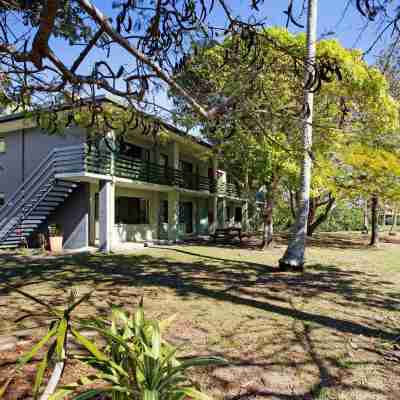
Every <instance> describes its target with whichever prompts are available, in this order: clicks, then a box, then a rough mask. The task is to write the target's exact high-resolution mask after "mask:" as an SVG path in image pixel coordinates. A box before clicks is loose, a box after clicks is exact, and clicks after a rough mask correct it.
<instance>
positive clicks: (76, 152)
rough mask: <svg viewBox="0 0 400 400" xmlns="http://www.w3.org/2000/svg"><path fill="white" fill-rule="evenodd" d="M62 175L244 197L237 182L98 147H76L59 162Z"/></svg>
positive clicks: (58, 169)
mask: <svg viewBox="0 0 400 400" xmlns="http://www.w3.org/2000/svg"><path fill="white" fill-rule="evenodd" d="M57 172H58V173H62V172H63V173H84V172H87V173H92V174H97V175H113V176H116V177H118V178H127V179H132V180H135V181H141V182H148V183H154V184H158V185H167V186H178V187H180V188H183V189H188V190H196V191H197V190H199V191H208V192H210V193H218V194H221V195H226V196H230V197H236V198H240V197H241V193H240V189H239V187H238V186H237V185H236V184H234V183H218V184H216V182H215V181H214V180H213V179H212V178H210V177H207V176H201V175H199V174H195V173H189V172H184V171H182V170H179V169H174V168H170V167H166V166H162V165H158V164H156V163H152V162H149V161H143V160H141V159H138V158H132V157H127V156H125V155H121V154H114V155H112V154H111V153H110V152H109V151H104V150H101V151H100V150H99V149H98V148H97V147H95V146H88V145H86V146H76V148H73V149H72V148H71V149H70V150H69V151H68V154H64V155H62V157H61V158H60V159H59V163H58V168H57Z"/></svg>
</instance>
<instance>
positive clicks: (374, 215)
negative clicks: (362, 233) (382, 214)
mask: <svg viewBox="0 0 400 400" xmlns="http://www.w3.org/2000/svg"><path fill="white" fill-rule="evenodd" d="M378 207H379V199H378V196H377V195H373V196H372V198H371V241H370V243H369V245H370V246H373V247H378V246H379V224H378Z"/></svg>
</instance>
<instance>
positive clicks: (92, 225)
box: [89, 184, 96, 246]
mask: <svg viewBox="0 0 400 400" xmlns="http://www.w3.org/2000/svg"><path fill="white" fill-rule="evenodd" d="M95 197H96V191H95V187H94V185H93V184H90V198H89V245H90V246H94V244H95V241H96V218H95V216H96V201H95Z"/></svg>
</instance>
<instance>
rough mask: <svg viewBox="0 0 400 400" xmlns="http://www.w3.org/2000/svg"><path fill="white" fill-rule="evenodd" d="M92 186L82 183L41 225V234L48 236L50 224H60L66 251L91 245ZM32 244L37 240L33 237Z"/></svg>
mask: <svg viewBox="0 0 400 400" xmlns="http://www.w3.org/2000/svg"><path fill="white" fill-rule="evenodd" d="M89 209H90V185H89V184H88V183H80V184H79V186H78V187H77V188H75V190H74V191H73V192H72V193H71V195H70V196H69V197H68V198H67V199H66V200H65V202H64V203H63V204H61V205H60V206H59V207H58V208H57V209H56V210H55V211H54V212H53V213H52V214H50V217H49V219H48V220H47V221H46V222H45V223H44V224H42V225H41V227H40V228H39V230H38V231H39V232H43V233H44V234H45V235H46V236H47V235H48V226H49V225H50V224H59V225H60V227H61V229H62V231H63V237H64V240H63V247H64V249H79V248H82V247H87V246H88V245H89ZM31 239H32V243H35V240H34V239H35V238H34V237H32V238H31Z"/></svg>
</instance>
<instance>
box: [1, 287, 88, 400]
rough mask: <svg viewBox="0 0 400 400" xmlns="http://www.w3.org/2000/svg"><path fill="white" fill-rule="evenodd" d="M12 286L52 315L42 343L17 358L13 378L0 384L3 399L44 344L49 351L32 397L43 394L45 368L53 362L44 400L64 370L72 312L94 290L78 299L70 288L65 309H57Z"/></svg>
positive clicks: (41, 364)
mask: <svg viewBox="0 0 400 400" xmlns="http://www.w3.org/2000/svg"><path fill="white" fill-rule="evenodd" d="M11 289H12V290H14V291H16V292H18V293H20V294H22V295H23V296H25V297H27V298H29V299H31V300H33V301H34V302H35V303H37V304H39V305H41V306H42V307H44V308H45V309H46V313H45V314H46V315H47V316H49V317H50V320H51V322H50V326H49V329H48V331H47V333H46V335H45V336H44V337H43V338H42V339H41V340H39V342H38V343H36V344H35V345H34V346H33V347H32V349H31V350H30V351H29V352H28V353H26V354H24V355H23V356H22V357H20V358H19V359H18V360H17V365H16V367H15V369H14V372H13V373H12V374H10V377H9V378H8V379H7V380H6V382H5V383H4V384H3V386H2V387H0V398H2V397H3V395H4V394H5V393H6V391H7V388H8V386H9V385H10V383H11V382H12V380H13V379H14V376H15V374H16V373H18V372H19V371H20V370H21V369H22V367H23V366H24V365H25V364H27V363H29V362H30V361H31V360H32V359H33V358H34V357H35V356H36V355H37V354H38V353H39V352H40V351H41V350H42V349H43V348H44V347H45V346H47V352H46V353H45V355H44V357H43V359H42V360H41V362H40V364H39V366H38V368H37V371H36V378H35V382H34V385H33V398H34V399H35V400H36V399H38V398H39V396H40V392H41V386H42V383H43V378H44V375H45V373H46V370H48V369H49V366H50V365H51V364H54V368H53V371H52V374H51V377H50V380H49V382H48V384H47V386H46V388H45V389H44V392H43V393H42V394H41V397H40V399H41V400H47V399H48V398H49V396H50V395H51V394H52V393H53V392H54V390H55V389H56V386H57V384H58V382H59V380H60V379H61V375H62V373H63V370H64V366H65V361H66V359H67V337H68V333H69V332H71V331H72V324H71V314H72V312H73V311H74V310H75V308H76V307H78V306H79V304H81V303H82V302H83V301H86V300H87V299H88V298H89V297H90V295H91V293H86V294H84V295H83V296H81V297H80V298H78V297H77V292H76V291H71V292H70V295H69V298H68V302H67V306H66V307H65V309H64V310H58V309H57V308H55V307H52V306H51V305H50V304H48V303H46V302H44V301H42V300H40V299H38V298H37V297H34V296H32V295H30V294H29V293H26V292H24V291H22V290H20V289H17V288H11Z"/></svg>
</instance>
